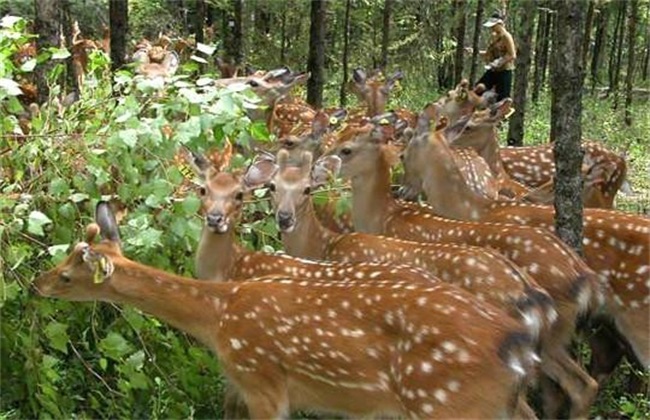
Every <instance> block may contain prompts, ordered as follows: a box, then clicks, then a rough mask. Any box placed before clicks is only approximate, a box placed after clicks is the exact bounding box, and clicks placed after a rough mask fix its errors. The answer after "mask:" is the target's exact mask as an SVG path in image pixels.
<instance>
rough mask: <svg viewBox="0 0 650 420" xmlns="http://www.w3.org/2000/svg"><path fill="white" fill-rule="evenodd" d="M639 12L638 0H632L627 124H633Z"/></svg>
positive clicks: (628, 46)
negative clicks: (632, 110) (633, 90)
mask: <svg viewBox="0 0 650 420" xmlns="http://www.w3.org/2000/svg"><path fill="white" fill-rule="evenodd" d="M638 13H639V2H638V0H630V15H629V17H628V24H627V26H628V28H629V33H628V38H627V39H628V41H627V74H626V75H625V124H627V125H632V113H631V111H630V107H631V106H632V84H633V82H634V59H635V53H634V48H635V46H636V42H635V41H636V22H637V14H638Z"/></svg>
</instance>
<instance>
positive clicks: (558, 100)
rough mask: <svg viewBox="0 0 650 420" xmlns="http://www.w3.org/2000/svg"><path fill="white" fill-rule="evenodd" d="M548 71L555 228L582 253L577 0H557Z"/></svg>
mask: <svg viewBox="0 0 650 420" xmlns="http://www.w3.org/2000/svg"><path fill="white" fill-rule="evenodd" d="M555 7H556V10H557V15H556V16H557V21H556V25H555V28H554V36H553V58H552V71H551V78H552V80H551V92H552V99H551V101H552V103H554V104H556V106H555V110H556V111H559V110H561V112H558V113H556V114H555V115H553V117H554V118H553V120H552V127H551V130H552V133H553V137H554V138H555V139H556V141H555V142H554V144H553V154H554V156H555V167H556V175H555V231H556V232H557V235H558V236H559V237H560V238H561V239H562V240H563V241H564V242H566V243H567V244H568V245H569V246H571V247H572V248H574V249H575V250H576V251H577V252H578V253H580V254H582V233H583V224H582V197H581V195H582V174H581V166H582V157H583V151H582V148H581V147H580V139H581V137H582V131H581V130H582V129H581V114H582V85H583V81H584V77H583V73H584V68H583V65H582V51H581V49H582V46H583V45H584V44H583V42H582V41H583V39H582V38H583V37H584V34H585V32H584V24H585V17H586V16H585V14H586V10H585V8H584V7H583V5H582V4H581V3H580V2H576V1H572V0H557V1H556V2H555Z"/></svg>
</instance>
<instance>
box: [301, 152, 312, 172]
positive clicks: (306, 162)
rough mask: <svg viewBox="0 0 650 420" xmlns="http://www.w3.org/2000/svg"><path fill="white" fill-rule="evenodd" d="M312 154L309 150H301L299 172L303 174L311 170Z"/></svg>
mask: <svg viewBox="0 0 650 420" xmlns="http://www.w3.org/2000/svg"><path fill="white" fill-rule="evenodd" d="M312 159H313V156H312V154H311V152H308V151H304V152H302V155H301V156H300V172H302V173H303V174H308V173H309V171H310V170H311V162H312Z"/></svg>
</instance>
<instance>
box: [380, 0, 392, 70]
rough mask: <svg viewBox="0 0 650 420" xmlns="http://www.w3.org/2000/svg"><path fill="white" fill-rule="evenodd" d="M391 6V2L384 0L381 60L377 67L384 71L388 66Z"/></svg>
mask: <svg viewBox="0 0 650 420" xmlns="http://www.w3.org/2000/svg"><path fill="white" fill-rule="evenodd" d="M392 6H393V0H384V12H383V22H382V33H381V59H380V60H379V67H381V68H382V69H384V71H385V69H386V66H388V44H389V42H390V13H391V8H392Z"/></svg>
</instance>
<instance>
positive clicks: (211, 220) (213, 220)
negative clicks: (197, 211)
mask: <svg viewBox="0 0 650 420" xmlns="http://www.w3.org/2000/svg"><path fill="white" fill-rule="evenodd" d="M224 220H225V217H224V215H223V214H222V213H209V214H208V215H207V216H206V221H207V223H208V226H212V227H217V226H219V225H221V224H223V222H224Z"/></svg>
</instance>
